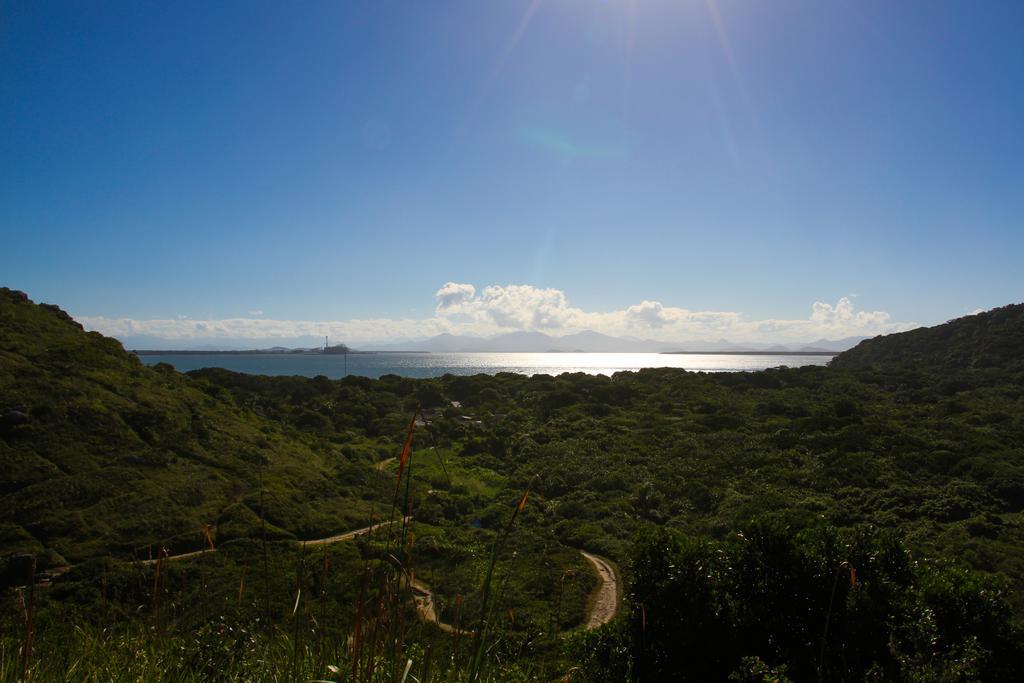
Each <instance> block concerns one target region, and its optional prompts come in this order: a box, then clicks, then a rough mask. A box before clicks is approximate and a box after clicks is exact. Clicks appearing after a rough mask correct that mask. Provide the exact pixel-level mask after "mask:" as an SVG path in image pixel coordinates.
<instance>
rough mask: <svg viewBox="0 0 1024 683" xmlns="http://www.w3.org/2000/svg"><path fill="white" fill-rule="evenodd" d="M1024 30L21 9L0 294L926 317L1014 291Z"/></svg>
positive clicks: (640, 317) (502, 317) (465, 326)
mask: <svg viewBox="0 0 1024 683" xmlns="http://www.w3.org/2000/svg"><path fill="white" fill-rule="evenodd" d="M1021 26H1024V4H1021V3H1018V2H1002V3H1000V2H986V3H970V2H948V3H935V2H909V1H908V2H898V3H894V2H845V3H839V2H829V3H821V2H797V1H784V2H764V3H755V2H740V1H736V2H724V1H720V2H706V1H704V0H688V1H672V2H669V1H665V2H643V1H637V2H630V1H628V0H621V1H616V0H607V1H604V2H600V1H590V2H583V1H578V2H572V1H560V2H555V1H554V0H546V1H541V2H535V1H528V2H511V1H509V2H475V1H468V0H467V1H466V2H451V3H442V2H430V3H413V2H382V1H377V2H365V3H356V2H343V3H338V2H324V3H313V2H308V3H307V2H304V3H260V2H239V3H187V2H176V3H162V4H158V3H115V2H108V3H87V4H86V3H46V2H9V3H5V4H4V5H3V6H2V7H0V234H2V241H3V247H2V249H0V284H4V285H7V286H11V287H15V288H18V289H23V290H25V291H27V292H28V293H29V294H30V295H31V296H32V297H33V298H34V299H36V300H45V301H51V302H55V303H58V304H60V305H61V306H63V307H64V308H66V309H67V310H69V311H70V312H71V313H72V314H73V315H75V316H76V317H79V318H80V319H83V320H86V321H88V324H89V325H91V326H93V327H96V328H97V329H101V330H103V331H107V332H110V333H114V334H120V335H121V336H125V335H127V334H128V333H129V332H132V333H147V334H149V333H152V334H154V335H155V334H157V333H158V332H159V334H162V335H164V336H169V337H171V338H173V337H174V336H175V335H176V334H177V335H180V336H189V337H196V336H201V335H200V333H199V332H197V331H196V327H195V324H194V322H189V321H203V323H204V324H208V327H203V328H201V330H202V329H212V330H214V332H212V333H211V334H213V335H214V336H217V335H220V336H225V335H228V333H227V332H224V330H223V329H221V328H219V327H218V326H217V321H222V320H236V321H237V320H243V319H244V320H261V321H263V323H260V325H262V327H260V326H259V325H257V326H256V328H254V329H257V330H262V331H247V330H249V328H247V327H246V326H245V325H244V324H242V323H237V324H235V326H234V327H231V328H230V329H231V331H230V335H235V336H242V337H245V336H254V337H255V336H261V337H262V336H268V335H269V336H281V337H289V336H292V337H299V336H304V335H306V336H308V335H311V334H313V333H314V332H317V331H319V329H317V330H314V329H313V328H311V327H309V325H308V324H309V323H313V322H322V323H327V322H330V323H333V324H334V327H331V328H330V329H331V330H332V331H334V332H335V333H337V334H341V335H344V336H353V337H354V338H359V336H360V335H362V336H363V338H370V337H372V336H374V334H376V333H375V332H374V330H380V333H379V335H377V336H379V337H380V338H382V339H384V338H392V337H402V336H409V337H414V336H419V335H423V334H428V333H433V332H436V331H447V330H452V331H461V332H476V333H481V334H484V333H494V332H498V331H502V330H505V329H518V328H528V329H544V330H545V331H549V332H553V333H560V332H563V331H565V332H567V331H572V330H575V329H578V328H579V327H580V326H584V325H586V326H595V327H600V328H601V329H602V330H603V331H609V332H615V333H628V332H630V333H633V334H634V335H635V336H655V337H656V336H662V337H668V336H673V335H681V336H687V335H690V336H701V335H707V334H711V333H712V332H715V333H717V332H722V333H723V334H726V333H730V332H733V333H734V334H732V336H743V335H748V336H749V335H759V336H763V337H766V338H768V337H772V335H773V333H774V332H773V331H775V330H778V329H782V327H780V325H781V323H780V322H779V321H802V322H806V321H809V320H812V321H813V320H814V319H815V318H814V316H815V313H814V311H816V310H819V309H812V306H813V305H814V304H815V302H820V303H822V304H827V305H828V306H830V307H832V309H833V311H840V310H842V311H845V313H843V314H841V315H839V314H835V315H838V318H835V316H833V317H834V318H835V319H836V320H838V319H840V318H841V319H842V320H840V322H836V323H835V324H834V325H833V327H832V328H828V327H821V326H817V327H814V328H813V329H809V328H807V327H806V326H803V327H800V326H798V327H796V328H786V329H788V330H790V333H791V334H796V332H795V331H794V330H797V329H799V330H800V333H801V334H804V333H806V334H812V333H818V332H822V334H830V335H831V336H837V335H843V334H846V333H847V332H851V333H860V332H866V333H874V332H879V331H890V330H892V329H897V327H898V326H899V325H902V324H908V323H914V322H916V323H922V324H931V323H936V322H942V321H943V320H946V319H949V318H952V317H956V316H959V315H962V314H964V313H967V312H969V311H972V310H975V309H978V308H989V307H993V306H997V305H1001V304H1005V303H1010V302H1016V301H1020V300H1021V299H1022V298H1024V268H1021V266H1020V263H1019V261H1020V255H1021V254H1022V253H1024V164H1022V155H1024V127H1022V126H1021V123H1020V122H1021V121H1024V41H1021V39H1020V27H1021ZM446 283H453V284H454V285H456V286H459V285H473V287H474V289H473V293H472V294H471V295H468V296H467V292H468V290H465V289H462V290H458V291H459V292H461V293H460V294H459V296H460V297H462V298H461V299H459V300H458V301H457V302H456V306H455V308H451V307H448V306H446V302H447V299H445V298H444V297H443V296H439V295H438V293H439V291H444V290H443V288H444V287H445V285H446ZM489 286H496V287H497V288H498V289H494V288H492V289H491V290H487V289H486V288H488V287H489ZM453 291H454V290H453ZM487 291H490V294H486V293H485V292H487ZM552 292H554V293H552ZM512 293H514V296H513V295H512ZM552 297H553V298H552ZM559 297H562V298H561V299H559ZM843 297H846V298H847V299H846V303H843V301H844V299H843ZM644 302H647V303H648V304H651V305H648V306H646V307H645V305H644ZM654 304H656V305H657V306H660V307H661V308H657V307H656V306H653V305H654ZM515 306H519V307H521V308H522V310H519V309H516V311H515V313H514V315H510V314H509V311H510V310H511V308H509V307H513V308H514V307H515ZM652 306H653V307H652ZM552 307H553V308H552ZM539 310H544V311H548V313H551V311H554V312H553V313H551V314H550V315H548V314H544V315H539V314H538V313H537V312H538V311H539ZM631 310H632V311H634V313H633V314H630V313H629V311H631ZM652 310H654V311H656V313H657V315H654V317H651V316H650V315H648V314H649V313H650V312H651V311H652ZM637 311H639V313H637ZM680 311H682V312H685V313H681V312H680ZM694 312H704V313H714V314H720V316H719V317H718V318H713V320H714V321H717V322H716V325H717V326H716V325H711V326H710V327H705V328H702V327H700V326H699V325H698V324H697V323H698V320H697V319H696V318H694V317H693V315H690V314H693V313H694ZM858 312H859V313H864V314H866V317H861V318H858V317H857V315H858ZM874 314H884V315H885V316H887V317H885V318H882V317H880V316H879V315H874ZM616 315H617V316H618V317H615V316H616ZM830 315H831V314H830ZM601 316H605V317H601ZM607 316H612V317H607ZM687 316H689V317H687ZM730 316H731V317H730ZM684 318H685V320H686V321H687V322H686V324H685V325H682V326H680V325H681V323H680V321H682V320H684ZM728 320H732V321H736V320H741V321H743V322H744V323H745V324H747V323H755V322H756V323H758V325H757V326H756V327H750V326H749V325H748V326H747V327H744V328H742V329H740V328H736V329H733V328H729V327H728V326H727V325H724V323H722V324H720V325H719V324H717V323H721V322H722V321H728ZM118 321H119V322H118ZM146 321H162V322H160V324H159V325H156V324H155V323H153V324H152V325H151V326H150V327H147V325H146V324H145V323H146ZM174 321H178V322H174ZM289 321H293V322H294V321H301V322H304V323H306V326H301V325H297V326H292V328H289V327H288V325H287V324H286V323H288V322H289ZM352 321H362V323H360V324H361V326H360V325H357V324H356V323H354V322H352ZM367 321H375V322H374V323H372V325H371V324H370V323H369V322H367ZM403 321H404V322H403ZM645 321H647V323H649V324H648V325H647V327H648V328H649V329H645V328H644V327H643V325H644V324H645ZM844 321H845V322H844ZM346 322H348V323H351V324H350V325H349V326H348V327H346V326H345V324H346ZM153 325H156V326H155V327H153ZM175 325H177V326H178V327H175ZM403 325H404V326H403ZM723 325H724V326H723ZM886 326H888V327H886ZM179 328H180V329H179ZM201 330H200V331H201ZM780 334H781V336H782V337H784V336H785V334H782V333H780ZM230 335H228V336H230Z"/></svg>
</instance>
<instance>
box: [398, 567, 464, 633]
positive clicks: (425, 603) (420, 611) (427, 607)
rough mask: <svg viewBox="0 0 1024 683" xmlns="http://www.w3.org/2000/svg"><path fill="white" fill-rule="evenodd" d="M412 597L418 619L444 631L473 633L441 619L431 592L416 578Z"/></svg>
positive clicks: (413, 583)
mask: <svg viewBox="0 0 1024 683" xmlns="http://www.w3.org/2000/svg"><path fill="white" fill-rule="evenodd" d="M412 599H413V602H415V603H416V614H417V615H418V616H419V618H420V621H423V622H426V623H428V624H434V625H436V626H437V627H438V628H439V629H441V630H442V631H444V632H445V633H457V634H459V635H460V636H472V635H473V632H472V631H466V630H464V629H461V628H455V627H454V626H452V625H451V624H446V623H445V622H443V621H441V619H440V617H438V615H437V606H436V605H435V604H434V594H433V592H431V590H430V588H429V587H428V586H427V584H425V583H423V582H422V581H420V580H418V579H413V582H412Z"/></svg>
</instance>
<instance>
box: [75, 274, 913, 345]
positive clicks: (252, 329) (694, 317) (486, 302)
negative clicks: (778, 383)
mask: <svg viewBox="0 0 1024 683" xmlns="http://www.w3.org/2000/svg"><path fill="white" fill-rule="evenodd" d="M435 297H436V299H437V305H436V308H435V311H434V315H433V316H432V317H428V318H419V319H390V318H377V319H351V320H337V321H308V320H269V319H266V318H257V317H255V316H256V315H259V314H261V312H260V311H251V312H250V317H248V318H230V319H222V320H194V319H176V320H133V319H127V318H119V319H111V318H103V317H82V318H79V321H80V322H82V324H83V325H85V326H86V327H87V328H89V329H94V330H98V331H100V332H103V333H104V334H108V335H111V336H115V337H120V338H126V337H143V336H145V337H155V338H161V339H166V340H185V341H187V340H191V339H199V338H203V339H229V338H230V339H295V338H299V337H323V336H324V335H329V336H330V337H331V338H332V339H339V340H345V341H347V342H349V343H366V342H387V341H398V342H400V341H407V340H412V339H420V338H424V337H429V336H433V335H436V334H440V333H443V332H447V333H452V334H473V335H479V336H490V335H494V334H501V333H505V332H512V331H540V332H545V333H548V334H553V335H562V334H571V333H573V332H580V331H583V330H594V331H597V332H603V333H605V334H609V335H613V336H625V335H629V336H635V337H644V338H648V339H655V340H660V341H672V342H682V341H691V340H700V341H714V340H718V339H723V338H724V339H728V340H730V341H736V342H774V343H795V342H807V341H812V340H816V339H820V338H826V339H839V338H843V337H851V336H873V335H877V334H885V333H889V332H898V331H902V330H906V329H910V328H912V327H915V326H916V325H914V324H913V323H897V322H893V321H892V319H891V316H890V315H889V314H888V313H886V312H884V311H859V310H856V308H855V306H854V304H853V301H852V300H851V299H850V298H849V297H843V298H841V299H839V301H837V302H836V303H835V304H831V303H827V302H823V301H815V302H814V303H813V304H812V305H811V306H810V311H809V314H808V316H807V317H806V318H798V319H765V320H749V319H747V318H745V317H744V316H743V315H742V314H740V313H737V312H734V311H692V310H689V309H686V308H680V307H674V306H666V305H665V304H663V303H662V302H660V301H649V300H644V301H641V302H639V303H637V304H634V305H632V306H628V307H626V308H623V309H617V310H611V311H586V310H583V309H581V308H579V307H576V306H572V305H571V304H570V302H569V299H568V297H567V296H566V294H565V292H563V291H561V290H558V289H552V288H541V287H533V286H531V285H517V284H509V285H488V286H487V287H485V288H484V289H483V290H482V291H480V292H478V291H477V288H476V287H474V286H473V285H471V284H467V283H458V282H447V283H445V284H444V285H443V286H442V287H441V288H440V289H438V290H437V292H436V293H435Z"/></svg>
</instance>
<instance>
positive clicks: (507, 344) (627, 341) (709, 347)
mask: <svg viewBox="0 0 1024 683" xmlns="http://www.w3.org/2000/svg"><path fill="white" fill-rule="evenodd" d="M865 339H868V337H847V338H845V339H838V340H830V339H819V340H817V341H813V342H808V343H806V344H790V345H781V344H764V343H762V344H758V343H735V342H730V341H728V340H725V339H719V340H718V341H710V340H706V341H685V342H664V341H655V340H652V339H637V338H634V337H612V336H609V335H607V334H601V333H600V332H593V331H591V330H586V331H583V332H577V333H575V334H567V335H565V336H561V337H556V336H552V335H549V334H544V333H543V332H510V333H508V334H501V335H498V336H496V337H473V336H469V335H455V334H439V335H437V336H436V337H430V338H429V339H424V340H422V341H417V342H402V343H391V344H374V345H367V346H366V347H365V348H366V350H373V351H431V352H435V353H442V352H466V353H469V352H498V353H529V352H539V353H544V352H556V353H571V352H586V353H630V352H637V353H665V352H673V351H682V352H695V353H699V352H709V351H727V352H731V353H738V352H751V351H761V352H767V353H786V352H794V351H798V352H805V353H806V352H839V351H845V350H847V349H850V348H853V347H854V346H856V345H857V344H859V343H860V342H862V341H864V340H865Z"/></svg>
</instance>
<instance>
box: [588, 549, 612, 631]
mask: <svg viewBox="0 0 1024 683" xmlns="http://www.w3.org/2000/svg"><path fill="white" fill-rule="evenodd" d="M580 555H582V556H583V557H584V558H586V560H587V562H589V563H590V564H591V565H592V566H593V567H594V571H595V572H597V578H598V579H599V580H600V582H601V583H600V584H599V585H598V587H597V588H595V589H594V593H593V595H592V596H591V598H590V610H589V614H588V615H587V623H586V626H584V628H586V629H588V630H589V629H592V628H597V627H598V626H603V625H605V624H607V623H608V622H609V621H611V620H612V619H613V618H614V617H615V614H616V613H617V612H618V611H619V592H620V589H619V578H618V576H617V575H616V574H615V568H614V567H612V566H611V564H609V563H608V561H607V560H605V559H603V558H601V557H598V556H597V555H592V554H590V553H588V552H586V551H583V550H581V551H580Z"/></svg>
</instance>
